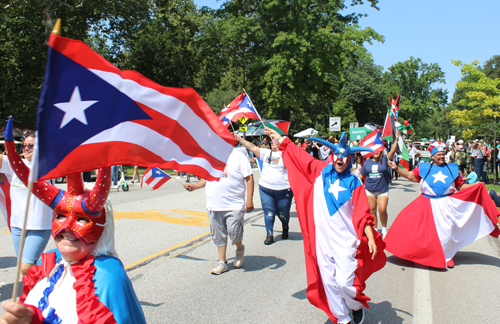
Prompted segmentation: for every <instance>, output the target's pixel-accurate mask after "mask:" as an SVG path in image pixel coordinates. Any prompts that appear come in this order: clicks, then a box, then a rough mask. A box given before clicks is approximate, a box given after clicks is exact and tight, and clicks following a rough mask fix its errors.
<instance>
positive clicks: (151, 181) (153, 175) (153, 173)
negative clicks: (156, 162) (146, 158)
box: [141, 167, 172, 190]
mask: <svg viewBox="0 0 500 324" xmlns="http://www.w3.org/2000/svg"><path fill="white" fill-rule="evenodd" d="M170 179H172V177H171V176H169V175H168V174H167V173H166V172H165V171H163V170H160V169H158V168H155V167H153V168H148V169H147V170H146V172H144V175H143V177H142V181H141V188H142V185H143V184H144V183H145V184H147V185H148V186H150V187H151V188H153V190H156V189H158V188H160V187H161V186H163V184H164V183H165V182H167V181H168V180H170Z"/></svg>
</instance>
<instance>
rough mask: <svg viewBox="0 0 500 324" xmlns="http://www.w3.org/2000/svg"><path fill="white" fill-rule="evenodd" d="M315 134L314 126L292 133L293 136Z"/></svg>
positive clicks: (316, 132)
mask: <svg viewBox="0 0 500 324" xmlns="http://www.w3.org/2000/svg"><path fill="white" fill-rule="evenodd" d="M316 134H318V131H317V130H315V129H314V128H308V129H305V130H303V131H302V132H298V133H297V134H295V135H293V137H309V136H314V135H316Z"/></svg>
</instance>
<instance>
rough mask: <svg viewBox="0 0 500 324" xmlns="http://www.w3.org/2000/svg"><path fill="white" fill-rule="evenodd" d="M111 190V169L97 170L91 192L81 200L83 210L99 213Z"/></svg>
mask: <svg viewBox="0 0 500 324" xmlns="http://www.w3.org/2000/svg"><path fill="white" fill-rule="evenodd" d="M110 188H111V167H107V168H102V169H99V172H98V173H97V180H96V182H95V186H94V188H92V191H91V192H90V193H89V194H88V196H86V197H85V198H84V199H83V203H82V205H83V208H84V209H85V210H87V211H88V212H90V213H94V214H95V213H99V212H100V211H101V210H102V208H103V207H104V204H105V203H106V199H108V195H109V189H110Z"/></svg>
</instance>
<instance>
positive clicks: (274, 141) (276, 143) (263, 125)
mask: <svg viewBox="0 0 500 324" xmlns="http://www.w3.org/2000/svg"><path fill="white" fill-rule="evenodd" d="M243 91H245V94H246V95H247V97H248V100H250V103H251V104H252V106H254V108H255V111H257V107H255V105H254V104H253V102H252V99H250V96H249V95H248V93H247V91H246V90H245V89H243ZM258 116H259V119H260V122H261V123H262V127H263V128H264V129H265V127H266V125H265V124H264V121H263V120H262V118H261V117H260V115H258ZM271 143H273V144H274V147H275V148H276V151H278V153H279V154H280V156H281V158H283V156H282V155H281V151H280V149H279V147H278V141H277V140H273V139H272V138H271Z"/></svg>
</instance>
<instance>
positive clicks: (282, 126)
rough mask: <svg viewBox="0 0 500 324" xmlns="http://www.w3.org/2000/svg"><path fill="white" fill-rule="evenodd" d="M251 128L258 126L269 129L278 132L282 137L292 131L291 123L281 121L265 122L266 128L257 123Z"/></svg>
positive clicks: (269, 120) (271, 120)
mask: <svg viewBox="0 0 500 324" xmlns="http://www.w3.org/2000/svg"><path fill="white" fill-rule="evenodd" d="M250 126H257V128H264V126H265V127H269V128H271V129H274V130H275V131H277V132H278V133H279V134H280V135H285V136H286V135H288V130H289V129H290V122H288V121H285V120H280V119H268V120H265V121H264V126H262V122H256V123H254V124H252V125H250Z"/></svg>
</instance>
